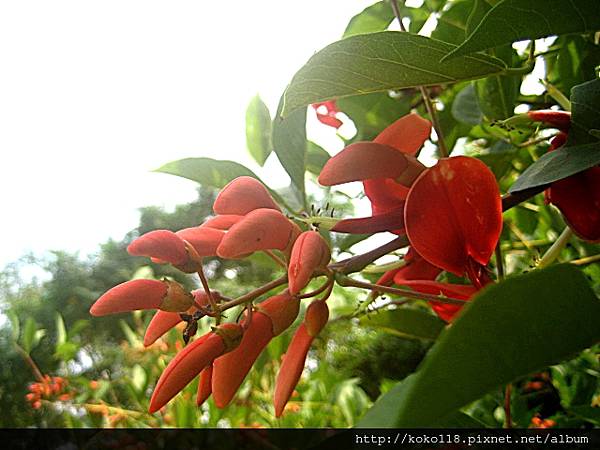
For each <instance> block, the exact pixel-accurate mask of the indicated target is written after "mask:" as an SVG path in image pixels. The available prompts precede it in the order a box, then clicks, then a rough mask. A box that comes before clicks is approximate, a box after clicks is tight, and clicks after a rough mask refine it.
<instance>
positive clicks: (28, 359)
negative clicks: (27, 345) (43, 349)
mask: <svg viewBox="0 0 600 450" xmlns="http://www.w3.org/2000/svg"><path fill="white" fill-rule="evenodd" d="M14 344H15V348H16V349H17V351H18V352H19V354H20V355H21V357H22V358H23V360H24V361H25V362H26V363H27V365H29V367H30V368H31V371H32V372H33V375H34V376H35V379H36V380H38V381H39V382H40V383H42V382H43V381H44V375H42V371H41V370H40V368H39V367H38V366H37V364H36V363H35V361H34V360H33V359H32V358H31V356H30V355H29V353H27V352H26V351H25V350H24V349H23V347H21V346H20V345H19V344H17V343H16V342H14Z"/></svg>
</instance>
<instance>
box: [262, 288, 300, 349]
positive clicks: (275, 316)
mask: <svg viewBox="0 0 600 450" xmlns="http://www.w3.org/2000/svg"><path fill="white" fill-rule="evenodd" d="M257 309H258V311H260V312H261V313H262V314H264V315H266V316H267V317H269V319H270V320H271V328H272V333H273V337H275V336H279V335H280V334H281V333H283V332H284V331H285V330H287V329H288V328H289V327H290V326H291V325H292V324H293V323H294V320H296V317H298V313H299V312H300V299H299V298H298V297H296V296H293V295H290V292H289V291H287V290H286V291H284V292H283V293H282V294H278V295H274V296H273V297H269V298H268V299H267V300H265V301H264V302H262V303H260V304H258V305H257Z"/></svg>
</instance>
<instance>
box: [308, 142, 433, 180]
mask: <svg viewBox="0 0 600 450" xmlns="http://www.w3.org/2000/svg"><path fill="white" fill-rule="evenodd" d="M424 169H425V166H423V164H421V163H420V162H419V161H417V159H416V158H415V157H413V156H411V155H407V154H404V153H402V152H399V151H398V150H396V149H395V148H393V147H390V146H389V145H384V144H377V143H374V142H356V143H354V144H350V145H349V146H348V147H346V148H345V149H343V150H342V151H341V152H340V153H338V154H337V155H335V156H334V157H332V158H331V159H329V160H328V161H327V163H326V164H325V166H324V167H323V170H322V171H321V174H320V175H319V183H320V184H322V185H323V186H334V185H337V184H343V183H349V182H351V181H363V180H372V179H379V178H393V179H395V180H399V179H400V181H401V182H402V183H403V184H405V185H406V186H410V185H411V183H412V182H413V180H414V179H415V178H416V177H417V176H418V175H419V174H420V173H421V172H422V171H423V170H424ZM407 175H408V176H407Z"/></svg>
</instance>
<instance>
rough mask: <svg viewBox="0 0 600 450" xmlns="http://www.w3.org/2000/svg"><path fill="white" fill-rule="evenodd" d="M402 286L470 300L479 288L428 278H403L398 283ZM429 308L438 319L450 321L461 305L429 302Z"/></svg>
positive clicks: (424, 292) (427, 292)
mask: <svg viewBox="0 0 600 450" xmlns="http://www.w3.org/2000/svg"><path fill="white" fill-rule="evenodd" d="M398 284H400V285H402V286H408V287H410V288H411V289H413V290H415V291H417V292H421V293H423V294H431V295H445V296H446V297H451V298H456V299H458V300H470V299H471V297H472V296H473V295H474V294H476V293H477V292H478V291H479V289H477V288H476V287H475V286H471V285H463V284H449V283H437V282H435V281H430V280H404V281H402V283H398ZM429 304H430V305H431V309H433V311H434V312H435V313H436V314H437V315H438V316H439V317H440V319H442V320H444V321H446V322H451V321H452V320H453V319H454V317H455V316H456V314H457V313H458V312H459V311H460V310H461V308H462V305H457V304H450V303H440V302H435V301H431V302H429Z"/></svg>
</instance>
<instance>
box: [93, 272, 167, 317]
mask: <svg viewBox="0 0 600 450" xmlns="http://www.w3.org/2000/svg"><path fill="white" fill-rule="evenodd" d="M167 291H168V285H167V284H166V283H164V282H163V281H157V280H131V281H126V282H125V283H121V284H119V285H117V286H115V287H113V288H112V289H110V290H109V291H107V292H106V293H104V294H103V295H102V296H101V297H100V298H99V299H98V300H96V302H95V303H94V304H93V305H92V307H91V308H90V314H91V315H92V316H105V315H107V314H116V313H122V312H127V311H135V310H138V309H157V308H158V307H159V306H160V305H161V303H162V302H163V300H164V299H165V297H166V296H167Z"/></svg>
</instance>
